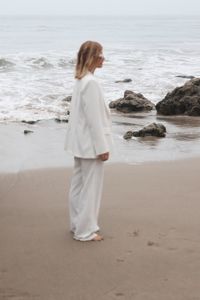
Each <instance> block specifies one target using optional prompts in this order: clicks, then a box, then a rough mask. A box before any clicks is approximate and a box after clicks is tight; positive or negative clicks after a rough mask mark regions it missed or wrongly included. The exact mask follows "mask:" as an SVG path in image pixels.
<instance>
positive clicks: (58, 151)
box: [0, 112, 200, 173]
mask: <svg viewBox="0 0 200 300" xmlns="http://www.w3.org/2000/svg"><path fill="white" fill-rule="evenodd" d="M111 116H112V123H113V128H112V131H113V140H114V147H113V148H114V149H113V150H114V151H113V153H112V155H111V160H110V161H109V163H112V164H113V163H114V164H115V163H127V164H130V165H137V164H143V163H148V162H162V161H176V160H185V159H192V158H196V157H198V156H199V155H200V154H199V147H200V130H199V125H200V118H194V117H187V118H186V117H180V116H179V117H178V118H177V117H174V118H173V117H170V118H167V117H161V116H156V115H155V112H150V113H136V114H132V115H121V114H120V115H119V114H112V115H111ZM153 122H161V123H163V124H164V125H165V126H166V128H167V135H166V137H165V138H155V137H145V138H132V139H131V140H128V141H126V140H124V139H123V135H124V133H125V132H126V131H128V130H132V129H133V128H134V129H135V130H137V129H140V128H142V127H143V126H145V125H147V124H150V123H153ZM67 126H68V124H67V123H62V122H61V123H58V122H56V121H54V120H49V121H40V122H38V123H36V124H33V125H30V124H25V123H16V122H14V123H7V124H2V123H1V124H0V135H1V146H0V161H1V164H0V173H3V172H6V173H17V172H20V171H23V170H31V169H41V168H51V167H52V168H54V167H71V166H72V165H73V157H72V156H71V155H69V154H68V153H67V152H65V151H64V140H65V134H66V130H67ZM24 130H28V131H30V132H29V133H27V134H24Z"/></svg>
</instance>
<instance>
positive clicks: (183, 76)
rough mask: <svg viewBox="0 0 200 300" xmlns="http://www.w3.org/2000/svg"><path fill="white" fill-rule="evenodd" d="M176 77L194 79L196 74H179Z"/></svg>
mask: <svg viewBox="0 0 200 300" xmlns="http://www.w3.org/2000/svg"><path fill="white" fill-rule="evenodd" d="M176 77H178V78H185V79H193V78H195V77H194V76H190V75H177V76H176Z"/></svg>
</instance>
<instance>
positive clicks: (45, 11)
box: [0, 0, 200, 15]
mask: <svg viewBox="0 0 200 300" xmlns="http://www.w3.org/2000/svg"><path fill="white" fill-rule="evenodd" d="M8 14H9V15H13V14H17V15H20V14H23V15H24V14H25V15H31V14H34V15H55V14H56V15H146V14H148V15H157V14H159V15H161V14H179V15H200V0H189V1H188V0H0V15H8Z"/></svg>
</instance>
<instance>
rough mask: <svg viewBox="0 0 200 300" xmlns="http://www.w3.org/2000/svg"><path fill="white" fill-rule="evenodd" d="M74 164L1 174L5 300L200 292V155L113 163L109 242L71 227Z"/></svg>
mask: <svg viewBox="0 0 200 300" xmlns="http://www.w3.org/2000/svg"><path fill="white" fill-rule="evenodd" d="M71 172H72V170H71V168H69V169H68V168H45V169H37V170H29V171H18V172H15V173H10V174H9V173H1V174H0V191H1V193H0V241H1V244H0V299H2V300H3V299H14V300H19V299H20V300H28V299H34V300H35V299H36V300H55V299H59V300H66V299H67V300H68V299H69V300H79V299H80V300H94V299H96V300H107V299H109V300H110V299H127V300H132V299H134V300H155V299H161V300H192V299H193V300H194V299H195V300H196V299H199V298H200V292H199V278H200V237H199V227H200V218H199V210H200V201H199V172H200V159H192V160H185V161H175V162H162V163H148V164H141V165H132V166H131V165H126V164H114V165H109V164H107V163H106V170H105V185H104V193H103V200H102V205H101V213H100V227H101V233H102V234H103V235H104V237H105V240H104V241H102V242H77V241H74V240H73V238H72V236H71V234H70V233H69V224H68V223H69V219H68V206H67V201H68V199H67V191H68V188H69V181H70V176H71Z"/></svg>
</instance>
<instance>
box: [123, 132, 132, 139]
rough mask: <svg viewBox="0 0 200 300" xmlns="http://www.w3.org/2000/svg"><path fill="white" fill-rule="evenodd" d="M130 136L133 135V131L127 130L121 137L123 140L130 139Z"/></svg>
mask: <svg viewBox="0 0 200 300" xmlns="http://www.w3.org/2000/svg"><path fill="white" fill-rule="evenodd" d="M132 136H133V131H127V132H126V133H125V134H124V136H123V138H124V139H125V140H130V139H131V138H132Z"/></svg>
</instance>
